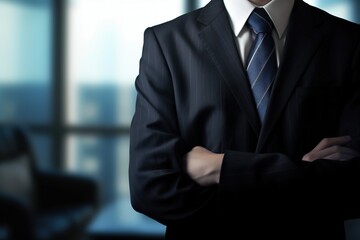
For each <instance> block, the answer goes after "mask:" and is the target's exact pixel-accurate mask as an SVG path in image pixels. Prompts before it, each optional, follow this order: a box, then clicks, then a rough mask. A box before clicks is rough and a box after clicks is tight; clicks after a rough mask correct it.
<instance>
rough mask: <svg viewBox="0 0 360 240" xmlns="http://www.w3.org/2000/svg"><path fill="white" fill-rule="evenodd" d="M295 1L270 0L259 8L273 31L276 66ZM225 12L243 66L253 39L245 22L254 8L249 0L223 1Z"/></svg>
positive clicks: (279, 60) (279, 59)
mask: <svg viewBox="0 0 360 240" xmlns="http://www.w3.org/2000/svg"><path fill="white" fill-rule="evenodd" d="M294 1H295V0H272V1H271V2H269V3H268V4H266V5H264V6H261V7H263V8H264V9H265V10H266V12H267V13H268V14H269V16H270V18H271V19H272V21H273V23H274V26H275V29H274V30H273V34H272V36H273V38H274V41H275V48H276V56H277V63H278V66H279V65H280V62H281V56H282V51H283V48H284V45H285V40H286V29H287V25H288V22H289V18H290V14H291V11H292V8H293V6H294ZM224 4H225V7H226V10H227V11H228V13H229V17H230V24H231V27H232V29H233V31H234V34H235V36H236V38H237V44H238V49H239V54H240V57H241V60H242V62H243V64H244V66H245V62H246V59H247V56H248V54H249V51H250V47H251V44H252V42H253V40H254V39H255V36H254V34H253V32H252V31H251V30H250V29H249V28H248V27H247V26H246V21H247V19H248V17H249V16H250V14H251V12H252V11H253V10H254V8H255V7H259V6H256V5H255V4H253V3H252V2H250V1H249V0H224Z"/></svg>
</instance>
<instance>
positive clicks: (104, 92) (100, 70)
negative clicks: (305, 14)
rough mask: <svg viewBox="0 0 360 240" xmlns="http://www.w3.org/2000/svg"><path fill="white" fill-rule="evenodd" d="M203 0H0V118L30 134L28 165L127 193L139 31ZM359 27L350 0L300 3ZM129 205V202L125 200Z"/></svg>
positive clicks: (108, 197)
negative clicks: (32, 159)
mask: <svg viewBox="0 0 360 240" xmlns="http://www.w3.org/2000/svg"><path fill="white" fill-rule="evenodd" d="M207 2H209V0H0V123H21V124H22V125H25V126H27V127H28V128H29V129H30V130H31V137H32V141H33V142H34V146H35V149H36V155H37V161H38V162H37V164H38V165H39V166H40V167H41V168H43V169H61V170H64V171H68V172H73V173H81V174H84V175H89V176H91V177H93V178H95V179H96V180H97V181H98V182H99V184H100V186H101V192H100V195H101V196H100V197H101V202H102V204H103V205H106V203H109V202H112V201H114V200H116V199H119V198H124V199H129V187H128V176H127V171H128V161H129V156H128V147H129V126H130V121H131V118H132V114H133V112H134V105H135V89H134V80H135V78H136V76H137V73H138V63H139V59H140V56H141V50H142V43H143V42H142V41H143V32H144V30H145V28H146V27H148V26H151V25H154V24H157V23H161V22H164V21H166V20H170V19H172V18H174V17H176V16H178V15H180V14H183V13H185V12H188V11H191V10H193V9H195V8H198V7H201V6H203V5H205V4H206V3H207ZM306 2H308V3H310V4H312V5H315V6H318V7H320V8H322V9H325V10H327V11H329V12H330V13H332V14H334V15H337V16H339V17H342V18H345V19H348V20H350V21H353V22H358V23H360V2H359V1H357V0H307V1H306ZM129 207H130V205H129Z"/></svg>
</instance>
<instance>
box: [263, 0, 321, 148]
mask: <svg viewBox="0 0 360 240" xmlns="http://www.w3.org/2000/svg"><path fill="white" fill-rule="evenodd" d="M311 11H312V9H311V8H309V7H308V6H307V5H306V4H305V3H304V2H302V1H295V5H294V8H293V12H292V15H291V19H290V22H289V28H288V34H287V41H286V46H285V49H284V55H283V61H282V64H281V66H280V69H279V73H278V77H277V79H276V82H275V84H274V86H273V90H272V96H271V100H270V102H269V107H268V112H269V113H270V114H269V115H267V116H266V119H265V122H264V125H263V128H262V130H261V133H260V138H259V142H258V146H257V152H261V151H262V149H263V147H264V145H265V143H266V141H267V140H268V138H269V136H270V134H271V132H272V130H273V128H274V126H275V124H276V122H277V121H278V119H279V117H280V115H281V113H282V112H283V110H284V108H285V106H286V103H287V102H288V100H289V98H290V96H291V95H292V93H293V91H294V89H295V86H296V84H297V82H298V81H299V79H300V78H301V75H302V74H303V72H304V71H305V70H306V66H307V65H308V64H309V62H310V61H311V59H312V57H313V56H314V54H315V52H316V50H317V48H318V47H319V45H320V43H321V41H322V39H323V34H322V33H324V29H323V28H320V26H321V25H322V21H321V18H318V17H317V16H316V15H314V14H311Z"/></svg>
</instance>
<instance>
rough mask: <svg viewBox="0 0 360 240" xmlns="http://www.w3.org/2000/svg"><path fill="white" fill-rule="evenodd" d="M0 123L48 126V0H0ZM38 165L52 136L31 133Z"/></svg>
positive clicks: (45, 163)
mask: <svg viewBox="0 0 360 240" xmlns="http://www.w3.org/2000/svg"><path fill="white" fill-rule="evenodd" d="M0 16H1V20H0V36H1V37H0V123H15V122H16V123H19V124H32V125H37V126H40V125H41V126H49V124H50V123H51V121H52V116H53V110H54V109H53V105H52V97H53V96H52V84H53V71H52V63H53V61H52V50H53V45H52V30H53V29H52V17H53V11H52V1H48V0H29V1H25V0H13V1H4V0H3V1H0ZM32 137H33V141H34V148H35V149H36V150H37V151H36V152H37V154H38V158H37V160H38V164H39V166H40V167H42V168H50V167H52V162H51V160H50V159H52V158H51V154H52V150H51V146H50V145H51V138H50V135H49V134H47V133H37V134H34V135H32Z"/></svg>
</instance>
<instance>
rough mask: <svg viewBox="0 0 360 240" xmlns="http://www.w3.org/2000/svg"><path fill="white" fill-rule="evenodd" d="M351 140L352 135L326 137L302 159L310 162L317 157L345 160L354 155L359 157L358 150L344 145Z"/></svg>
mask: <svg viewBox="0 0 360 240" xmlns="http://www.w3.org/2000/svg"><path fill="white" fill-rule="evenodd" d="M350 140H351V137H350V136H341V137H335V138H324V139H323V140H321V141H320V142H319V144H318V145H317V146H316V147H315V148H314V149H313V150H312V151H311V152H309V153H307V154H305V155H304V157H303V159H302V160H303V161H308V162H312V161H315V160H317V159H328V160H338V161H345V160H349V159H351V158H354V157H359V156H360V153H358V152H357V151H355V150H353V149H351V148H348V147H344V146H342V145H344V144H345V143H347V142H348V141H350Z"/></svg>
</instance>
